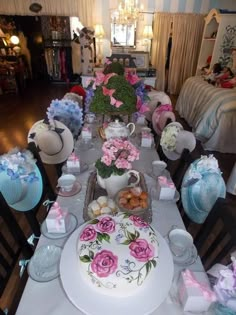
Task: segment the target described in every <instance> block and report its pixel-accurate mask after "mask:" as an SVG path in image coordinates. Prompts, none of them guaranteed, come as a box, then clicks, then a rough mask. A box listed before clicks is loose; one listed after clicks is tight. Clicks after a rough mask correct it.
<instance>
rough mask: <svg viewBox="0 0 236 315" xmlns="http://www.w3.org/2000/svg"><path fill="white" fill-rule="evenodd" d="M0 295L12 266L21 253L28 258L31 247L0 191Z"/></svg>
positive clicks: (31, 250)
mask: <svg viewBox="0 0 236 315" xmlns="http://www.w3.org/2000/svg"><path fill="white" fill-rule="evenodd" d="M0 225H1V229H0V245H1V246H0V248H1V252H0V296H1V295H2V294H3V291H4V289H5V287H6V285H7V283H8V280H9V278H10V276H11V275H12V272H13V270H14V267H15V265H16V263H17V261H18V259H19V256H20V254H21V253H22V254H23V256H24V258H25V259H30V258H31V256H32V255H33V249H32V248H31V246H30V245H29V244H28V242H27V239H26V237H25V235H24V233H23V231H22V230H21V228H20V226H19V225H18V223H17V221H16V219H15V217H14V215H13V214H12V212H11V209H10V208H9V206H8V204H7V203H6V201H5V199H4V198H3V196H2V194H1V193H0Z"/></svg>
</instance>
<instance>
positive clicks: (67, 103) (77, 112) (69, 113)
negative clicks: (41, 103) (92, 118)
mask: <svg viewBox="0 0 236 315" xmlns="http://www.w3.org/2000/svg"><path fill="white" fill-rule="evenodd" d="M47 118H48V120H53V119H56V120H58V121H60V122H62V123H63V124H64V125H65V126H66V127H67V128H69V129H70V131H71V132H72V134H73V136H74V138H77V137H78V135H79V132H80V129H81V128H82V123H83V111H82V109H81V108H80V106H79V104H78V103H77V102H75V101H73V100H70V99H66V98H65V99H61V100H58V99H55V100H52V101H51V103H50V106H49V107H48V108H47Z"/></svg>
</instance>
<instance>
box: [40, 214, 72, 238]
mask: <svg viewBox="0 0 236 315" xmlns="http://www.w3.org/2000/svg"><path fill="white" fill-rule="evenodd" d="M76 227H77V218H76V216H74V214H72V213H68V226H67V231H66V233H49V232H48V230H47V225H46V220H44V221H43V223H42V224H41V233H42V234H43V235H44V236H45V237H47V238H50V239H58V238H63V237H66V236H68V235H70V234H71V233H72V232H73V231H74V230H75V229H76Z"/></svg>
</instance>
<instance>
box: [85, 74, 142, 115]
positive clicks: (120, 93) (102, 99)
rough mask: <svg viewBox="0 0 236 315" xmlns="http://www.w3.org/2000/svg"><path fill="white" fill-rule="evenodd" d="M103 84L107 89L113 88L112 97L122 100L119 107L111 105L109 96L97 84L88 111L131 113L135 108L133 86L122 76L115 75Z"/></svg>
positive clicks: (135, 99)
mask: <svg viewBox="0 0 236 315" xmlns="http://www.w3.org/2000/svg"><path fill="white" fill-rule="evenodd" d="M103 86H105V87H106V88H107V89H109V90H110V89H115V90H116V91H115V92H114V93H113V95H112V96H113V97H114V98H115V99H116V100H118V101H121V102H123V104H122V105H121V106H120V107H118V108H117V107H115V106H114V105H111V104H110V102H111V100H110V96H109V95H104V94H103V90H102V85H100V86H98V87H97V89H96V91H95V92H94V97H93V100H92V102H91V104H90V111H92V112H94V113H97V114H111V113H117V114H119V113H125V114H132V113H134V112H136V111H137V109H136V101H137V98H136V95H135V90H134V88H133V87H132V86H131V85H130V84H129V82H128V81H127V80H126V79H125V77H124V76H120V75H115V76H113V77H111V78H110V79H109V81H108V83H107V84H106V85H103Z"/></svg>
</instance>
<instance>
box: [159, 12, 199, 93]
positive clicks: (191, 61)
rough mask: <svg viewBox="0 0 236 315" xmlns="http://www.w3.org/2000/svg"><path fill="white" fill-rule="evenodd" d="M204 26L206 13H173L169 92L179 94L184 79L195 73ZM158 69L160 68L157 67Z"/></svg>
mask: <svg viewBox="0 0 236 315" xmlns="http://www.w3.org/2000/svg"><path fill="white" fill-rule="evenodd" d="M203 28H204V15H202V14H192V13H176V14H173V31H172V48H171V55H170V68H169V77H168V92H169V93H170V94H179V92H180V89H181V87H182V85H183V83H184V81H185V80H186V79H187V78H189V77H190V76H193V75H195V72H196V66H197V60H198V54H199V50H200V46H201V39H202V33H203ZM157 69H158V68H157Z"/></svg>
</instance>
